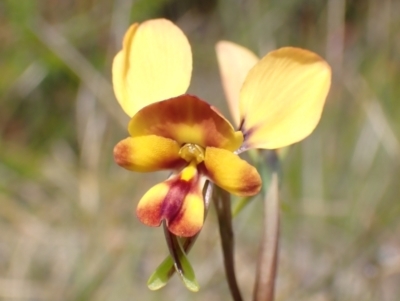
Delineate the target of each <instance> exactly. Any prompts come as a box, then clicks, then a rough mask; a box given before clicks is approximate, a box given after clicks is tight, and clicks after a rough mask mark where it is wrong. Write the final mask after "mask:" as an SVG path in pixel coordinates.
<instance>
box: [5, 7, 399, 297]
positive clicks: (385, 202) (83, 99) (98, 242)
mask: <svg viewBox="0 0 400 301" xmlns="http://www.w3.org/2000/svg"><path fill="white" fill-rule="evenodd" d="M399 12H400V1H398V0H347V1H346V0H279V1H278V0H269V1H262V0H258V1H256V0H253V1H252V0H247V1H245V0H241V1H240V0H193V1H183V0H182V1H179V0H136V1H135V0H114V1H109V0H63V1H61V0H59V1H57V0H38V1H34V0H18V1H15V0H2V1H1V2H0V41H1V46H0V66H1V68H0V97H1V100H0V105H1V107H0V299H1V300H32V301H33V300H35V301H41V300H96V301H97V300H98V301H100V300H118V301H121V300H175V301H177V300H208V301H213V300H229V299H230V297H229V291H228V288H227V284H226V281H225V278H224V271H223V265H222V255H221V250H220V242H219V237H218V231H217V221H216V217H215V212H214V210H213V209H211V213H210V214H209V216H208V218H207V221H206V224H205V227H204V230H203V231H202V233H201V235H200V238H199V240H198V241H197V243H196V245H195V247H194V248H193V250H192V252H191V254H190V258H191V261H192V264H193V266H194V268H195V271H196V274H197V278H198V281H199V283H200V285H201V290H200V292H198V293H191V292H189V291H187V290H186V289H185V287H184V286H183V285H182V284H181V283H180V281H179V279H178V278H177V277H174V278H173V279H172V280H171V282H170V283H169V284H168V285H167V287H165V288H164V289H162V290H160V291H157V292H151V291H149V290H148V288H147V286H146V281H147V278H148V277H149V276H150V274H151V273H152V272H153V270H154V269H155V268H156V266H157V265H158V264H159V263H160V262H161V260H163V259H164V257H165V256H166V254H167V248H166V245H165V242H164V238H163V233H162V230H161V229H157V228H156V229H151V228H147V227H145V226H143V225H142V224H140V223H139V222H138V220H137V219H136V217H135V216H134V208H135V204H136V203H137V201H138V200H139V198H140V196H141V195H142V194H143V193H144V192H145V191H146V190H147V189H148V188H150V187H151V186H152V185H154V184H155V183H157V182H159V181H162V180H163V179H164V178H165V176H166V174H165V173H159V174H137V173H131V172H128V171H126V170H124V169H122V168H120V167H118V166H116V164H115V163H114V162H113V157H112V149H113V146H114V145H115V144H116V143H117V142H118V141H119V140H120V139H122V138H124V137H126V136H127V130H126V126H127V122H128V118H127V117H126V116H125V115H124V114H123V112H122V110H121V109H120V107H119V106H118V104H117V102H116V100H115V97H114V95H113V91H112V87H111V84H110V76H111V74H110V69H111V62H112V59H113V56H114V55H115V53H116V52H117V51H118V50H119V49H120V47H121V41H122V36H123V34H124V32H125V30H126V29H127V28H128V26H129V24H130V23H132V22H135V21H139V22H140V21H143V20H146V19H149V18H157V17H165V18H168V19H171V20H173V21H174V22H176V23H177V24H178V26H179V27H180V28H182V30H183V31H184V32H185V33H186V34H187V35H188V37H189V40H190V42H191V44H192V49H193V53H194V74H193V80H192V84H191V87H190V93H194V94H197V95H199V96H200V97H202V98H203V99H206V100H207V101H209V102H211V103H213V104H215V105H216V106H218V107H219V108H221V110H222V111H224V112H226V113H227V105H226V104H225V102H224V95H223V92H222V87H221V83H220V78H219V73H218V69H217V62H216V55H215V52H214V45H215V43H216V42H217V41H218V40H220V39H226V40H231V41H234V42H237V43H239V44H242V45H244V46H247V47H249V48H250V49H252V50H253V51H254V52H255V53H258V54H259V55H260V56H262V55H264V54H265V53H267V52H268V51H270V50H272V49H275V48H277V47H280V46H287V45H292V46H299V47H304V48H308V49H311V50H313V51H315V52H317V53H319V54H320V55H321V56H323V57H325V58H326V59H327V60H328V62H329V63H330V64H331V65H332V67H333V72H334V79H333V85H332V89H331V92H330V95H329V98H328V100H327V104H326V106H325V110H324V114H323V116H322V120H321V123H320V124H319V126H318V128H317V129H316V131H315V132H314V133H313V134H312V136H310V137H309V138H307V139H306V140H305V141H304V142H301V143H299V144H297V145H294V146H292V147H290V149H289V151H288V153H287V155H286V157H285V159H284V160H283V164H282V171H283V172H282V174H283V177H282V182H281V201H282V220H281V222H282V232H281V244H280V247H281V248H280V266H279V274H278V281H277V300H286V301H290V300H296V301H301V300H307V301H309V300H311V301H333V300H341V301H342V300H363V301H369V300H371V301H372V300H381V301H389V300H391V301H396V300H400V299H399V298H400V297H399V296H400V286H399V283H400V200H399V196H400V185H399V178H400V160H399V158H400V141H399V138H400V122H399V120H400V106H399V103H398V102H399V101H400V99H399V98H400V81H399V79H400V18H399ZM261 206H262V202H261V201H258V200H255V201H254V202H253V203H252V204H251V205H250V206H248V207H247V208H246V209H245V210H244V211H243V212H242V213H241V214H240V216H238V217H237V218H236V219H235V222H234V227H235V233H236V260H237V273H238V278H239V282H240V286H241V289H242V290H243V293H244V296H245V299H247V300H250V296H251V291H252V288H253V282H254V274H255V265H256V262H255V258H256V256H257V252H258V243H259V239H260V231H261V229H260V227H261V218H262V217H261V213H260V212H261V211H262V210H260V208H261Z"/></svg>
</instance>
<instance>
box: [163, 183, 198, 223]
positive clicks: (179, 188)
mask: <svg viewBox="0 0 400 301" xmlns="http://www.w3.org/2000/svg"><path fill="white" fill-rule="evenodd" d="M170 185H171V188H170V189H169V191H168V193H167V195H166V196H165V198H164V201H163V204H162V206H161V216H162V217H163V218H165V219H166V220H167V221H168V222H172V221H173V220H174V219H175V218H176V216H177V215H178V213H179V211H180V209H181V208H182V205H183V200H184V199H185V197H186V195H187V194H188V193H189V191H190V190H191V189H192V181H189V182H187V181H184V180H181V179H177V180H175V181H173V182H172V183H171V184H170Z"/></svg>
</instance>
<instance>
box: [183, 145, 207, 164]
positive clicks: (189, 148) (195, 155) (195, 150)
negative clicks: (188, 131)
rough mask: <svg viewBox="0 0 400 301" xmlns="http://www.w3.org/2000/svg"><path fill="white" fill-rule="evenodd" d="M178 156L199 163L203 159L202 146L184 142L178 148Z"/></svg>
mask: <svg viewBox="0 0 400 301" xmlns="http://www.w3.org/2000/svg"><path fill="white" fill-rule="evenodd" d="M179 156H181V158H182V159H184V160H185V161H187V162H192V161H196V164H199V163H201V162H203V161H204V148H202V147H201V146H199V145H197V144H194V143H186V144H185V145H184V146H182V147H181V149H180V150H179Z"/></svg>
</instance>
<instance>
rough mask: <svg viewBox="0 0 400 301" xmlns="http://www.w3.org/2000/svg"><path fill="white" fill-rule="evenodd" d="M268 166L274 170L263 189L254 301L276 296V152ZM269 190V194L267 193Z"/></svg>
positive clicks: (263, 171)
mask: <svg viewBox="0 0 400 301" xmlns="http://www.w3.org/2000/svg"><path fill="white" fill-rule="evenodd" d="M268 155H269V156H268V163H269V164H268V165H269V167H270V169H271V170H272V175H270V176H269V177H270V183H269V186H268V187H267V188H266V187H263V194H264V195H265V196H266V197H265V199H264V223H263V236H262V240H261V244H260V253H259V258H258V263H257V272H256V282H255V287H254V292H253V300H254V301H273V300H274V295H275V280H276V275H277V266H278V244H279V199H278V186H279V185H278V171H277V170H278V163H279V162H278V158H277V156H276V152H270V153H269V154H268ZM261 173H262V176H264V173H267V171H266V167H265V166H264V167H261ZM267 190H268V192H267Z"/></svg>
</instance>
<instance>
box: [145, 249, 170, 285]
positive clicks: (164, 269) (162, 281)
mask: <svg viewBox="0 0 400 301" xmlns="http://www.w3.org/2000/svg"><path fill="white" fill-rule="evenodd" d="M173 274H174V261H173V260H172V258H171V256H168V257H167V258H165V260H164V261H163V262H162V263H161V264H160V265H159V266H158V267H157V269H156V270H155V271H154V273H153V274H151V276H150V278H149V280H147V286H148V288H149V289H151V290H152V291H156V290H159V289H160V288H163V287H164V286H165V285H166V284H167V283H168V281H169V279H170V278H171V277H172V275H173Z"/></svg>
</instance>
